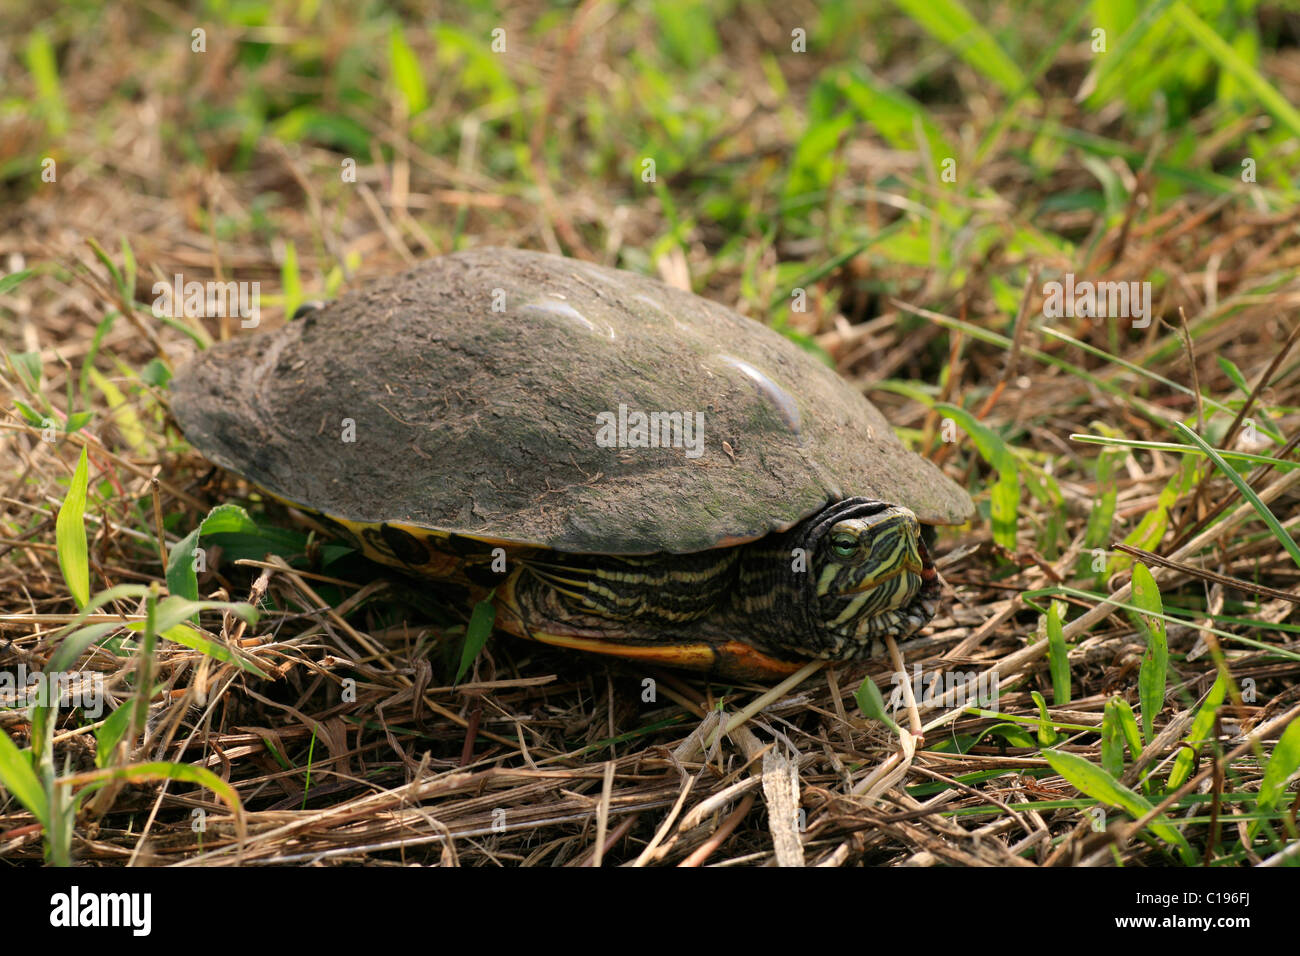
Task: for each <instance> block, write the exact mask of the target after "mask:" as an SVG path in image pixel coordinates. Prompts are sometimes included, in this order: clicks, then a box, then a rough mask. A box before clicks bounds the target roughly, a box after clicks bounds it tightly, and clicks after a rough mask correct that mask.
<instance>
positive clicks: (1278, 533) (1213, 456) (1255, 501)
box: [1173, 422, 1300, 567]
mask: <svg viewBox="0 0 1300 956" xmlns="http://www.w3.org/2000/svg"><path fill="white" fill-rule="evenodd" d="M1173 425H1174V427H1175V428H1177V429H1178V430H1179V431H1180V432H1181V433H1182V434H1183V436H1184V437H1186V438H1187V439H1188V440H1189V441H1191V442H1192V443H1193V444H1195V445H1197V446H1198V447H1199V448H1200V449H1201V451H1203V452H1205V454H1206V455H1208V456H1209V458H1210V460H1211V461H1213V462H1214V464H1215V465H1216V466H1217V467H1218V469H1219V470H1220V471H1221V472H1223V474H1224V475H1225V476H1227V478H1228V480H1229V481H1231V482H1232V483H1233V484H1234V485H1236V486H1237V490H1238V491H1240V492H1241V496H1242V497H1243V498H1245V499H1246V500H1247V501H1249V502H1250V505H1251V507H1252V508H1254V509H1255V511H1256V513H1258V514H1259V516H1260V518H1262V519H1263V521H1264V524H1266V525H1268V530H1269V531H1271V532H1273V537H1275V538H1277V540H1278V543H1279V544H1280V545H1282V547H1283V548H1285V549H1286V553H1287V554H1289V555H1291V559H1292V560H1293V561H1295V563H1296V566H1297V567H1300V547H1297V545H1296V543H1295V539H1293V538H1292V537H1291V535H1289V534H1287V531H1286V529H1285V528H1283V527H1282V525H1281V523H1280V522H1279V521H1278V520H1277V518H1276V517H1274V515H1273V512H1272V511H1270V510H1269V509H1268V505H1266V504H1264V502H1263V501H1261V500H1260V498H1259V495H1257V494H1255V490H1254V489H1253V488H1251V487H1250V485H1248V484H1246V479H1245V478H1243V477H1241V475H1239V474H1238V473H1237V469H1235V468H1233V467H1232V466H1231V465H1229V464H1228V463H1227V462H1226V461H1224V460H1223V456H1222V455H1220V454H1219V453H1218V451H1216V450H1215V449H1214V448H1211V447H1210V445H1209V444H1208V443H1207V442H1206V441H1205V439H1204V438H1202V437H1201V436H1200V435H1198V434H1196V432H1194V431H1192V430H1191V429H1190V428H1188V427H1187V426H1186V425H1184V424H1183V423H1182V422H1174V423H1173Z"/></svg>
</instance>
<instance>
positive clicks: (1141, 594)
mask: <svg viewBox="0 0 1300 956" xmlns="http://www.w3.org/2000/svg"><path fill="white" fill-rule="evenodd" d="M1133 603H1134V604H1136V605H1137V606H1138V607H1140V608H1142V610H1143V611H1145V612H1146V613H1144V614H1134V615H1133V621H1134V623H1135V624H1137V626H1138V630H1140V631H1141V632H1142V636H1143V637H1144V638H1146V645H1147V649H1146V652H1145V653H1143V655H1142V666H1141V667H1140V668H1139V669H1138V697H1139V699H1140V700H1141V702H1142V732H1143V735H1144V737H1145V739H1146V740H1147V741H1150V740H1151V739H1152V737H1154V736H1155V721H1156V714H1158V713H1159V712H1160V710H1161V709H1162V708H1163V707H1164V706H1165V685H1166V676H1167V673H1168V669H1169V644H1168V641H1167V640H1166V636H1165V622H1164V610H1165V609H1164V605H1163V604H1162V603H1161V600H1160V588H1159V586H1158V585H1157V584H1156V579H1155V577H1154V576H1153V575H1152V574H1151V571H1150V570H1149V569H1148V568H1147V566H1146V565H1145V564H1141V563H1135V564H1134V565H1133Z"/></svg>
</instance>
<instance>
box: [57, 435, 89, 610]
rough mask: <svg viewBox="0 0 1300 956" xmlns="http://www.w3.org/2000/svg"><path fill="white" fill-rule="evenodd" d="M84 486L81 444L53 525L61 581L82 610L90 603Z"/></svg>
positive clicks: (85, 465) (84, 461)
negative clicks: (79, 455) (79, 452)
mask: <svg viewBox="0 0 1300 956" xmlns="http://www.w3.org/2000/svg"><path fill="white" fill-rule="evenodd" d="M87 484H88V478H87V461H86V447H85V446H84V445H83V446H82V447H81V457H80V458H78V459H77V469H76V471H74V472H73V473H72V481H71V482H70V483H69V484H68V496H67V497H66V498H64V499H63V506H62V507H61V508H59V517H58V518H57V519H56V520H55V522H54V538H55V542H56V544H57V545H58V553H59V570H60V571H61V572H63V580H64V581H66V582H67V585H68V590H69V591H70V592H71V593H72V599H73V600H74V601H76V602H77V607H78V608H84V607H85V606H86V604H87V603H88V602H89V601H90V558H89V554H88V552H87V548H86V524H85V514H86V486H87Z"/></svg>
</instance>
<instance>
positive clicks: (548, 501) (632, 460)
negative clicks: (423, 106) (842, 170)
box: [172, 248, 973, 554]
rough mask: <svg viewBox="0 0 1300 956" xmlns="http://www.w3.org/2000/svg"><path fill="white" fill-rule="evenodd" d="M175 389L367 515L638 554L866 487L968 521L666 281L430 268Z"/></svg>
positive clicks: (584, 267) (203, 416) (697, 300)
mask: <svg viewBox="0 0 1300 956" xmlns="http://www.w3.org/2000/svg"><path fill="white" fill-rule="evenodd" d="M172 392H173V398H172V408H173V411H174V413H175V416H176V418H177V420H178V421H179V423H180V425H181V427H182V429H183V430H184V432H185V434H186V436H187V437H188V438H189V440H190V441H191V442H192V443H193V444H194V445H195V446H196V447H197V448H198V449H199V450H200V451H201V452H203V454H204V455H206V456H207V457H208V458H209V459H211V460H212V461H214V462H216V463H217V464H219V465H222V466H224V467H226V468H228V469H230V470H232V471H234V472H236V473H238V474H241V475H243V476H245V477H246V478H248V479H249V480H251V481H252V482H254V483H255V484H257V485H259V486H261V487H262V488H264V489H266V490H267V491H269V492H271V493H272V494H274V495H276V496H277V497H280V498H282V499H285V500H287V501H290V502H293V503H296V504H299V505H302V506H305V507H307V508H309V509H312V510H315V511H318V512H322V513H324V514H327V515H332V516H335V517H338V518H342V519H346V520H348V521H353V522H361V523H379V522H392V523H400V524H404V525H411V526H415V527H421V528H430V529H438V530H441V531H447V532H451V533H455V534H463V535H468V536H474V537H479V538H484V539H491V540H496V541H501V542H515V543H519V544H529V545H540V546H544V547H548V548H553V549H557V550H563V551H572V552H586V553H593V554H640V553H653V552H691V551H699V550H704V549H707V548H713V547H720V546H726V545H729V544H734V543H739V542H742V541H748V540H751V539H754V538H758V537H760V536H762V535H764V534H766V533H768V532H769V531H773V530H783V529H785V528H788V527H790V526H791V525H793V524H794V523H796V522H798V521H799V520H800V519H802V518H804V517H806V516H808V515H809V514H812V513H813V512H815V511H817V510H819V509H820V508H821V507H822V506H823V505H825V504H826V503H828V502H830V501H835V500H839V499H841V498H844V497H848V496H854V495H861V496H866V497H871V498H876V499H880V500H883V501H889V502H892V503H896V504H901V505H904V506H906V507H908V508H910V509H912V511H914V512H915V513H916V515H917V516H918V518H920V519H921V520H922V521H924V522H927V523H931V524H956V523H960V522H963V521H965V520H967V519H968V518H969V517H970V516H971V515H972V513H973V507H972V504H971V501H970V498H969V497H968V496H967V495H966V493H965V492H964V491H963V490H962V489H960V488H959V487H958V486H957V485H955V484H954V483H953V482H951V481H950V480H949V479H948V478H947V477H945V476H944V475H943V474H942V473H941V472H940V471H939V469H938V468H937V467H935V466H934V465H933V464H931V463H930V462H929V461H926V460H925V459H923V458H921V457H920V456H919V455H916V454H914V453H913V452H910V451H908V450H907V449H906V448H904V447H903V445H902V444H901V443H900V442H899V441H898V439H897V438H896V437H895V436H894V434H893V432H892V431H891V429H890V427H889V424H888V423H887V422H886V421H885V419H884V417H883V416H882V415H881V414H880V412H879V411H877V410H876V408H875V406H873V405H872V404H871V403H870V402H869V401H867V400H866V398H864V397H863V396H862V395H861V394H859V393H858V392H857V391H855V390H854V389H853V388H852V387H850V386H849V385H848V384H847V383H846V382H845V381H844V380H843V379H842V378H840V377H839V376H838V375H837V374H836V373H835V372H834V371H832V370H831V369H829V368H827V367H826V366H825V365H824V364H822V363H821V362H819V361H818V360H817V359H816V358H814V357H813V356H812V355H810V354H809V353H807V352H805V351H804V350H802V349H800V348H799V347H798V346H796V345H794V344H793V343H791V342H790V341H789V340H788V339H786V338H785V337H783V336H781V335H780V334H778V333H776V332H774V331H772V330H771V329H769V328H767V327H766V326H764V325H762V324H761V323H759V322H755V321H753V320H751V319H747V318H744V317H743V316H740V315H738V314H736V313H735V312H733V311H731V310H730V309H727V308H724V307H723V306H721V305H718V304H717V303H714V302H711V301H709V300H707V299H704V298H701V297H699V296H696V295H692V294H690V293H687V292H682V291H680V290H677V289H673V288H670V287H668V286H665V285H663V284H662V283H660V282H657V281H655V280H653V279H650V278H646V277H644V276H641V275H636V274H634V273H630V272H624V271H619V270H614V269H608V268H604V267H601V266H596V265H592V264H590V263H587V262H582V261H579V260H575V259H567V258H563V257H559V256H551V255H544V254H541V253H534V252H524V251H519V250H512V249H492V248H484V249H475V250H471V251H467V252H460V253H456V254H454V255H448V256H442V257H439V258H435V259H431V260H428V261H426V262H424V263H422V264H420V265H418V266H416V267H415V268H413V269H411V270H409V271H407V272H405V273H403V274H401V275H398V276H396V277H394V278H391V279H388V280H385V281H382V282H379V283H377V284H375V285H374V286H373V287H371V288H369V289H368V290H366V291H361V292H357V293H353V294H350V295H347V296H344V297H342V298H340V299H338V300H336V301H334V302H332V303H330V304H329V305H326V306H324V307H323V308H321V309H319V310H317V311H315V312H312V313H310V314H309V315H308V316H307V317H306V318H303V319H299V320H296V321H292V322H289V323H288V324H286V325H285V326H283V327H282V328H280V329H278V330H277V331H274V332H271V333H268V334H260V335H251V336H246V337H242V338H239V339H235V340H233V341H229V342H225V343H222V344H219V345H215V346H213V347H212V348H209V349H207V350H206V351H204V352H202V353H200V354H198V355H197V356H196V357H195V358H194V359H193V360H192V361H191V362H190V363H189V364H188V365H187V366H186V367H185V368H183V369H182V370H180V371H179V372H178V373H177V375H176V377H175V379H174V381H173V385H172ZM655 412H659V413H680V414H681V415H682V416H683V417H682V418H681V419H679V420H680V421H681V422H682V427H681V428H678V429H677V430H675V431H674V425H675V421H676V420H674V419H673V418H672V416H671V414H670V415H668V416H661V417H660V418H658V419H655V428H654V429H653V430H650V431H651V434H649V435H647V429H644V428H639V427H638V424H639V423H640V420H639V419H638V418H637V415H636V413H642V414H644V415H646V416H649V415H650V413H655ZM687 421H689V422H690V423H692V424H695V425H697V426H700V428H699V433H698V434H696V433H694V432H687V431H686V430H685V427H684V426H685V424H686V423H687ZM674 438H675V439H676V441H675V442H674ZM643 443H645V444H648V445H649V446H650V447H642V444H643ZM656 446H657V447H656Z"/></svg>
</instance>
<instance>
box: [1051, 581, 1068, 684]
mask: <svg viewBox="0 0 1300 956" xmlns="http://www.w3.org/2000/svg"><path fill="white" fill-rule="evenodd" d="M1064 607H1065V602H1063V601H1053V602H1052V603H1051V605H1050V606H1049V607H1048V608H1047V659H1048V665H1049V669H1050V670H1051V672H1052V701H1053V702H1054V703H1055V704H1056V706H1057V707H1062V706H1064V705H1065V704H1068V703H1069V702H1070V659H1069V656H1068V654H1069V650H1068V649H1067V648H1066V646H1065V631H1064V629H1063V628H1062V627H1061V611H1062V609H1063V608H1064Z"/></svg>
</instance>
